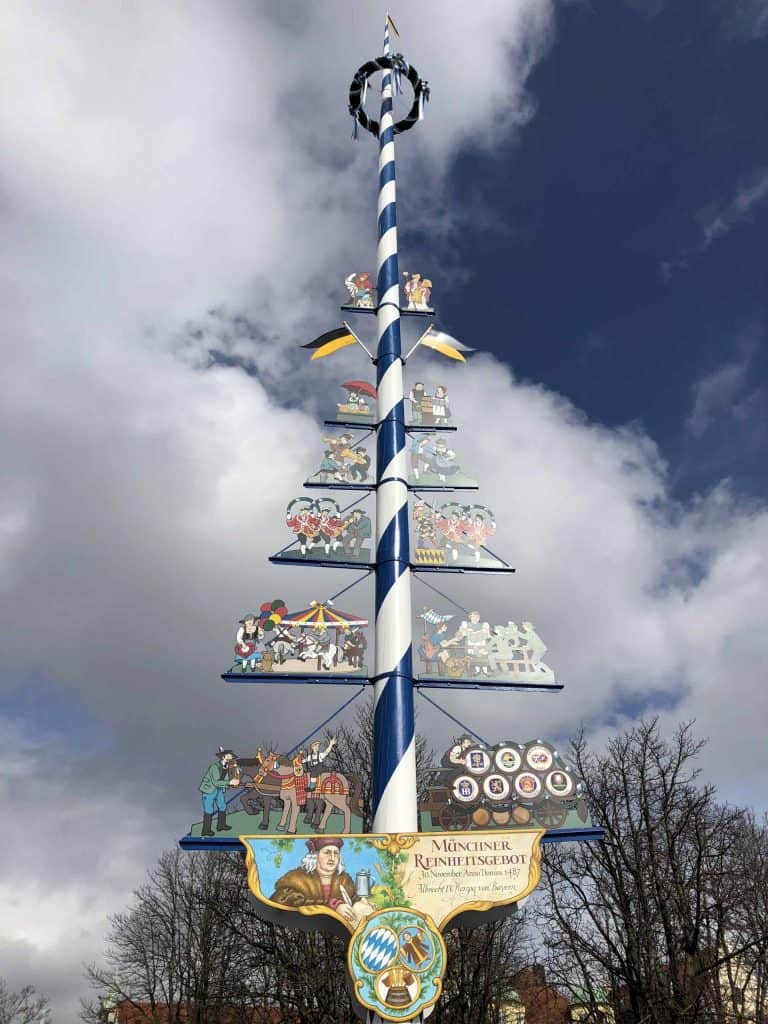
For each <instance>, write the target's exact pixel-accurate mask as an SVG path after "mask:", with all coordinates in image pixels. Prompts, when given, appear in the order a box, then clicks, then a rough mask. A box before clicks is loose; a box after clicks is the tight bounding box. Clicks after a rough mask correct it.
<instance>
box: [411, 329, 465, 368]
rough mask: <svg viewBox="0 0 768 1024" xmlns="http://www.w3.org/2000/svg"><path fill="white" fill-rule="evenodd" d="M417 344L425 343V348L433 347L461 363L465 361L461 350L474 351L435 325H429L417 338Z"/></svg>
mask: <svg viewBox="0 0 768 1024" xmlns="http://www.w3.org/2000/svg"><path fill="white" fill-rule="evenodd" d="M417 345H426V346H427V348H431V349H434V350H435V352H439V353H440V354H441V355H444V356H448V358H449V359H458V360H459V362H462V363H465V362H466V359H465V358H464V356H463V355H462V352H474V351H475V350H474V349H473V348H470V347H469V345H464V344H463V343H462V342H461V341H459V340H458V338H454V337H453V336H452V335H450V334H446V333H445V331H438V330H437V328H436V327H433V326H431V325H430V326H429V327H428V328H427V329H426V331H424V333H423V334H422V336H421V337H420V338H419V340H418V342H417Z"/></svg>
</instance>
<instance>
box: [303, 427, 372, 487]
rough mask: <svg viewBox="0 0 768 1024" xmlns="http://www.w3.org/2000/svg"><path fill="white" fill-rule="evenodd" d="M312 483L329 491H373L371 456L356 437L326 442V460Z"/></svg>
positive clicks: (343, 435)
mask: <svg viewBox="0 0 768 1024" xmlns="http://www.w3.org/2000/svg"><path fill="white" fill-rule="evenodd" d="M308 483H310V484H326V485H327V486H328V487H334V486H335V487H339V486H341V487H354V486H362V487H367V488H370V487H372V486H373V485H374V483H375V480H374V479H373V476H372V474H371V455H370V452H369V451H368V449H367V448H366V446H365V445H364V444H361V443H359V441H356V440H355V436H354V434H348V433H343V434H339V435H338V436H337V437H324V438H323V457H322V459H321V461H320V466H319V468H318V470H317V472H315V473H313V474H312V476H311V477H310V479H309V481H308Z"/></svg>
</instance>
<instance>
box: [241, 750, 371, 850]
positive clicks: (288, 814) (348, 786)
mask: <svg viewBox="0 0 768 1024" xmlns="http://www.w3.org/2000/svg"><path fill="white" fill-rule="evenodd" d="M238 764H239V765H240V769H241V770H242V769H243V768H249V767H256V768H257V771H256V773H255V774H254V776H253V779H252V781H251V782H246V783H244V784H243V785H244V787H245V790H246V791H245V792H244V793H243V795H242V797H241V800H240V802H241V803H242V805H243V809H244V810H245V811H247V812H248V813H249V814H256V813H257V811H258V807H257V805H256V800H255V798H254V796H252V795H251V794H258V796H260V797H261V803H262V819H261V823H260V824H259V828H260V829H262V830H263V831H265V832H266V830H267V829H268V828H269V816H270V812H271V811H272V802H273V801H274V800H281V801H282V804H283V811H282V814H281V816H280V821H279V822H278V824H277V831H278V832H286V833H287V834H288V835H296V826H297V823H298V820H299V811H300V809H301V808H302V807H303V806H304V804H305V803H306V800H307V782H308V776H307V773H302V774H299V775H297V774H296V770H295V765H294V762H293V761H292V760H291V759H290V758H289V757H285V756H284V755H281V754H276V753H275V752H274V751H273V750H272V751H270V752H269V753H268V754H267V755H266V757H263V758H262V757H259V756H258V755H257V756H256V757H255V758H238ZM314 779H315V787H314V789H313V795H314V797H315V799H316V800H322V801H323V803H324V807H323V813H322V816H321V817H320V820H319V822H316V823H313V824H314V825H315V828H316V829H317V831H318V832H325V829H326V825H327V824H328V819H329V818H330V816H331V814H333V812H334V811H338V812H339V813H340V814H343V816H344V827H343V829H342V830H341V831H342V832H349V831H350V829H351V826H352V810H353V808H354V810H355V812H356V813H359V812H360V800H361V786H360V781H359V779H358V778H357V776H347V775H342V773H341V772H335V771H323V772H319V773H318V774H316V775H314Z"/></svg>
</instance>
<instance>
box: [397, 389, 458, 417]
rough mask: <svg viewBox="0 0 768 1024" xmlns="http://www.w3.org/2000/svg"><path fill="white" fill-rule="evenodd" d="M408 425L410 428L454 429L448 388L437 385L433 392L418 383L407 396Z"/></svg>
mask: <svg viewBox="0 0 768 1024" xmlns="http://www.w3.org/2000/svg"><path fill="white" fill-rule="evenodd" d="M406 425H407V426H409V427H452V426H453V419H452V416H451V404H450V400H449V398H448V388H447V387H446V385H445V384H437V385H435V386H434V387H433V388H432V389H431V390H430V389H429V387H428V385H426V384H425V383H424V382H423V381H416V382H415V383H414V385H413V387H411V389H410V390H409V392H408V394H407V395H406Z"/></svg>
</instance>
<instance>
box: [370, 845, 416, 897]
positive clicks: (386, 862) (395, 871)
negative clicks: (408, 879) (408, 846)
mask: <svg viewBox="0 0 768 1024" xmlns="http://www.w3.org/2000/svg"><path fill="white" fill-rule="evenodd" d="M407 860H408V854H407V853H390V852H389V851H388V850H382V851H381V861H382V862H383V863H382V862H379V861H377V862H376V863H375V864H374V868H375V869H376V873H377V874H378V876H379V878H380V879H381V881H380V882H377V883H376V885H374V886H372V888H371V895H370V897H369V899H370V901H371V903H373V905H374V906H375V907H379V908H380V909H383V908H385V907H410V906H411V901H410V900H409V899H408V897H407V896H406V895H405V890H404V889H403V882H404V880H405V878H404V865H405V863H406V861H407Z"/></svg>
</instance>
